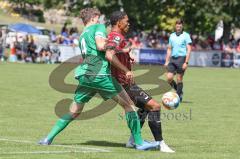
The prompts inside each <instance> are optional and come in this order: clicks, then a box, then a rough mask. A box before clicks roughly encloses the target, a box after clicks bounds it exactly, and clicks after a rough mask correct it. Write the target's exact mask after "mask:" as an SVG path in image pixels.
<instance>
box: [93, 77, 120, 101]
mask: <svg viewBox="0 0 240 159" xmlns="http://www.w3.org/2000/svg"><path fill="white" fill-rule="evenodd" d="M95 86H96V87H97V89H98V93H99V94H100V95H101V97H102V98H103V99H104V100H107V99H111V98H113V97H114V96H116V95H117V94H119V93H120V92H121V91H122V87H121V85H120V84H119V83H118V82H117V80H116V79H115V78H114V77H111V76H105V77H101V78H99V79H96V80H95Z"/></svg>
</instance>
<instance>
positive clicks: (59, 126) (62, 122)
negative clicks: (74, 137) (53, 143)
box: [47, 114, 73, 140]
mask: <svg viewBox="0 0 240 159" xmlns="http://www.w3.org/2000/svg"><path fill="white" fill-rule="evenodd" d="M71 121H73V118H72V116H71V115H70V114H65V115H64V116H63V117H61V119H59V120H58V121H57V122H56V124H55V125H54V127H53V128H52V130H51V132H50V133H49V134H48V136H47V139H48V140H53V139H54V137H55V136H56V135H57V134H58V133H60V132H61V131H62V130H63V129H65V127H66V126H67V125H68V124H69V123H70V122H71Z"/></svg>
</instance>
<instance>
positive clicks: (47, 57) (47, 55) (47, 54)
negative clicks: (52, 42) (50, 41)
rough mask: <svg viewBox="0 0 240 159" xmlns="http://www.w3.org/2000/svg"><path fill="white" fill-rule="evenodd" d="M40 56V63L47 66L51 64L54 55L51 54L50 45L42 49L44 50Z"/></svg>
mask: <svg viewBox="0 0 240 159" xmlns="http://www.w3.org/2000/svg"><path fill="white" fill-rule="evenodd" d="M39 56H40V62H44V63H47V64H50V63H51V56H52V53H51V50H50V47H49V45H46V46H44V47H43V48H42V50H41V51H40V53H39Z"/></svg>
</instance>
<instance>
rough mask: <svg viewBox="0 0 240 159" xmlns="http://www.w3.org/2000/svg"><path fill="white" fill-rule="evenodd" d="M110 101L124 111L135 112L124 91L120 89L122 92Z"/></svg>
mask: <svg viewBox="0 0 240 159" xmlns="http://www.w3.org/2000/svg"><path fill="white" fill-rule="evenodd" d="M112 99H113V100H114V101H116V102H117V103H118V104H120V105H121V106H122V107H123V109H125V111H135V109H134V103H133V101H132V100H131V98H130V97H129V96H128V94H127V92H126V91H125V90H124V89H122V91H121V92H120V93H118V95H116V96H114V97H113V98H112Z"/></svg>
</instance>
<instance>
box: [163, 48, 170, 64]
mask: <svg viewBox="0 0 240 159" xmlns="http://www.w3.org/2000/svg"><path fill="white" fill-rule="evenodd" d="M171 51H172V47H171V46H170V45H169V46H168V48H167V55H166V62H165V64H164V66H165V67H167V65H168V63H169V60H170V56H171Z"/></svg>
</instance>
